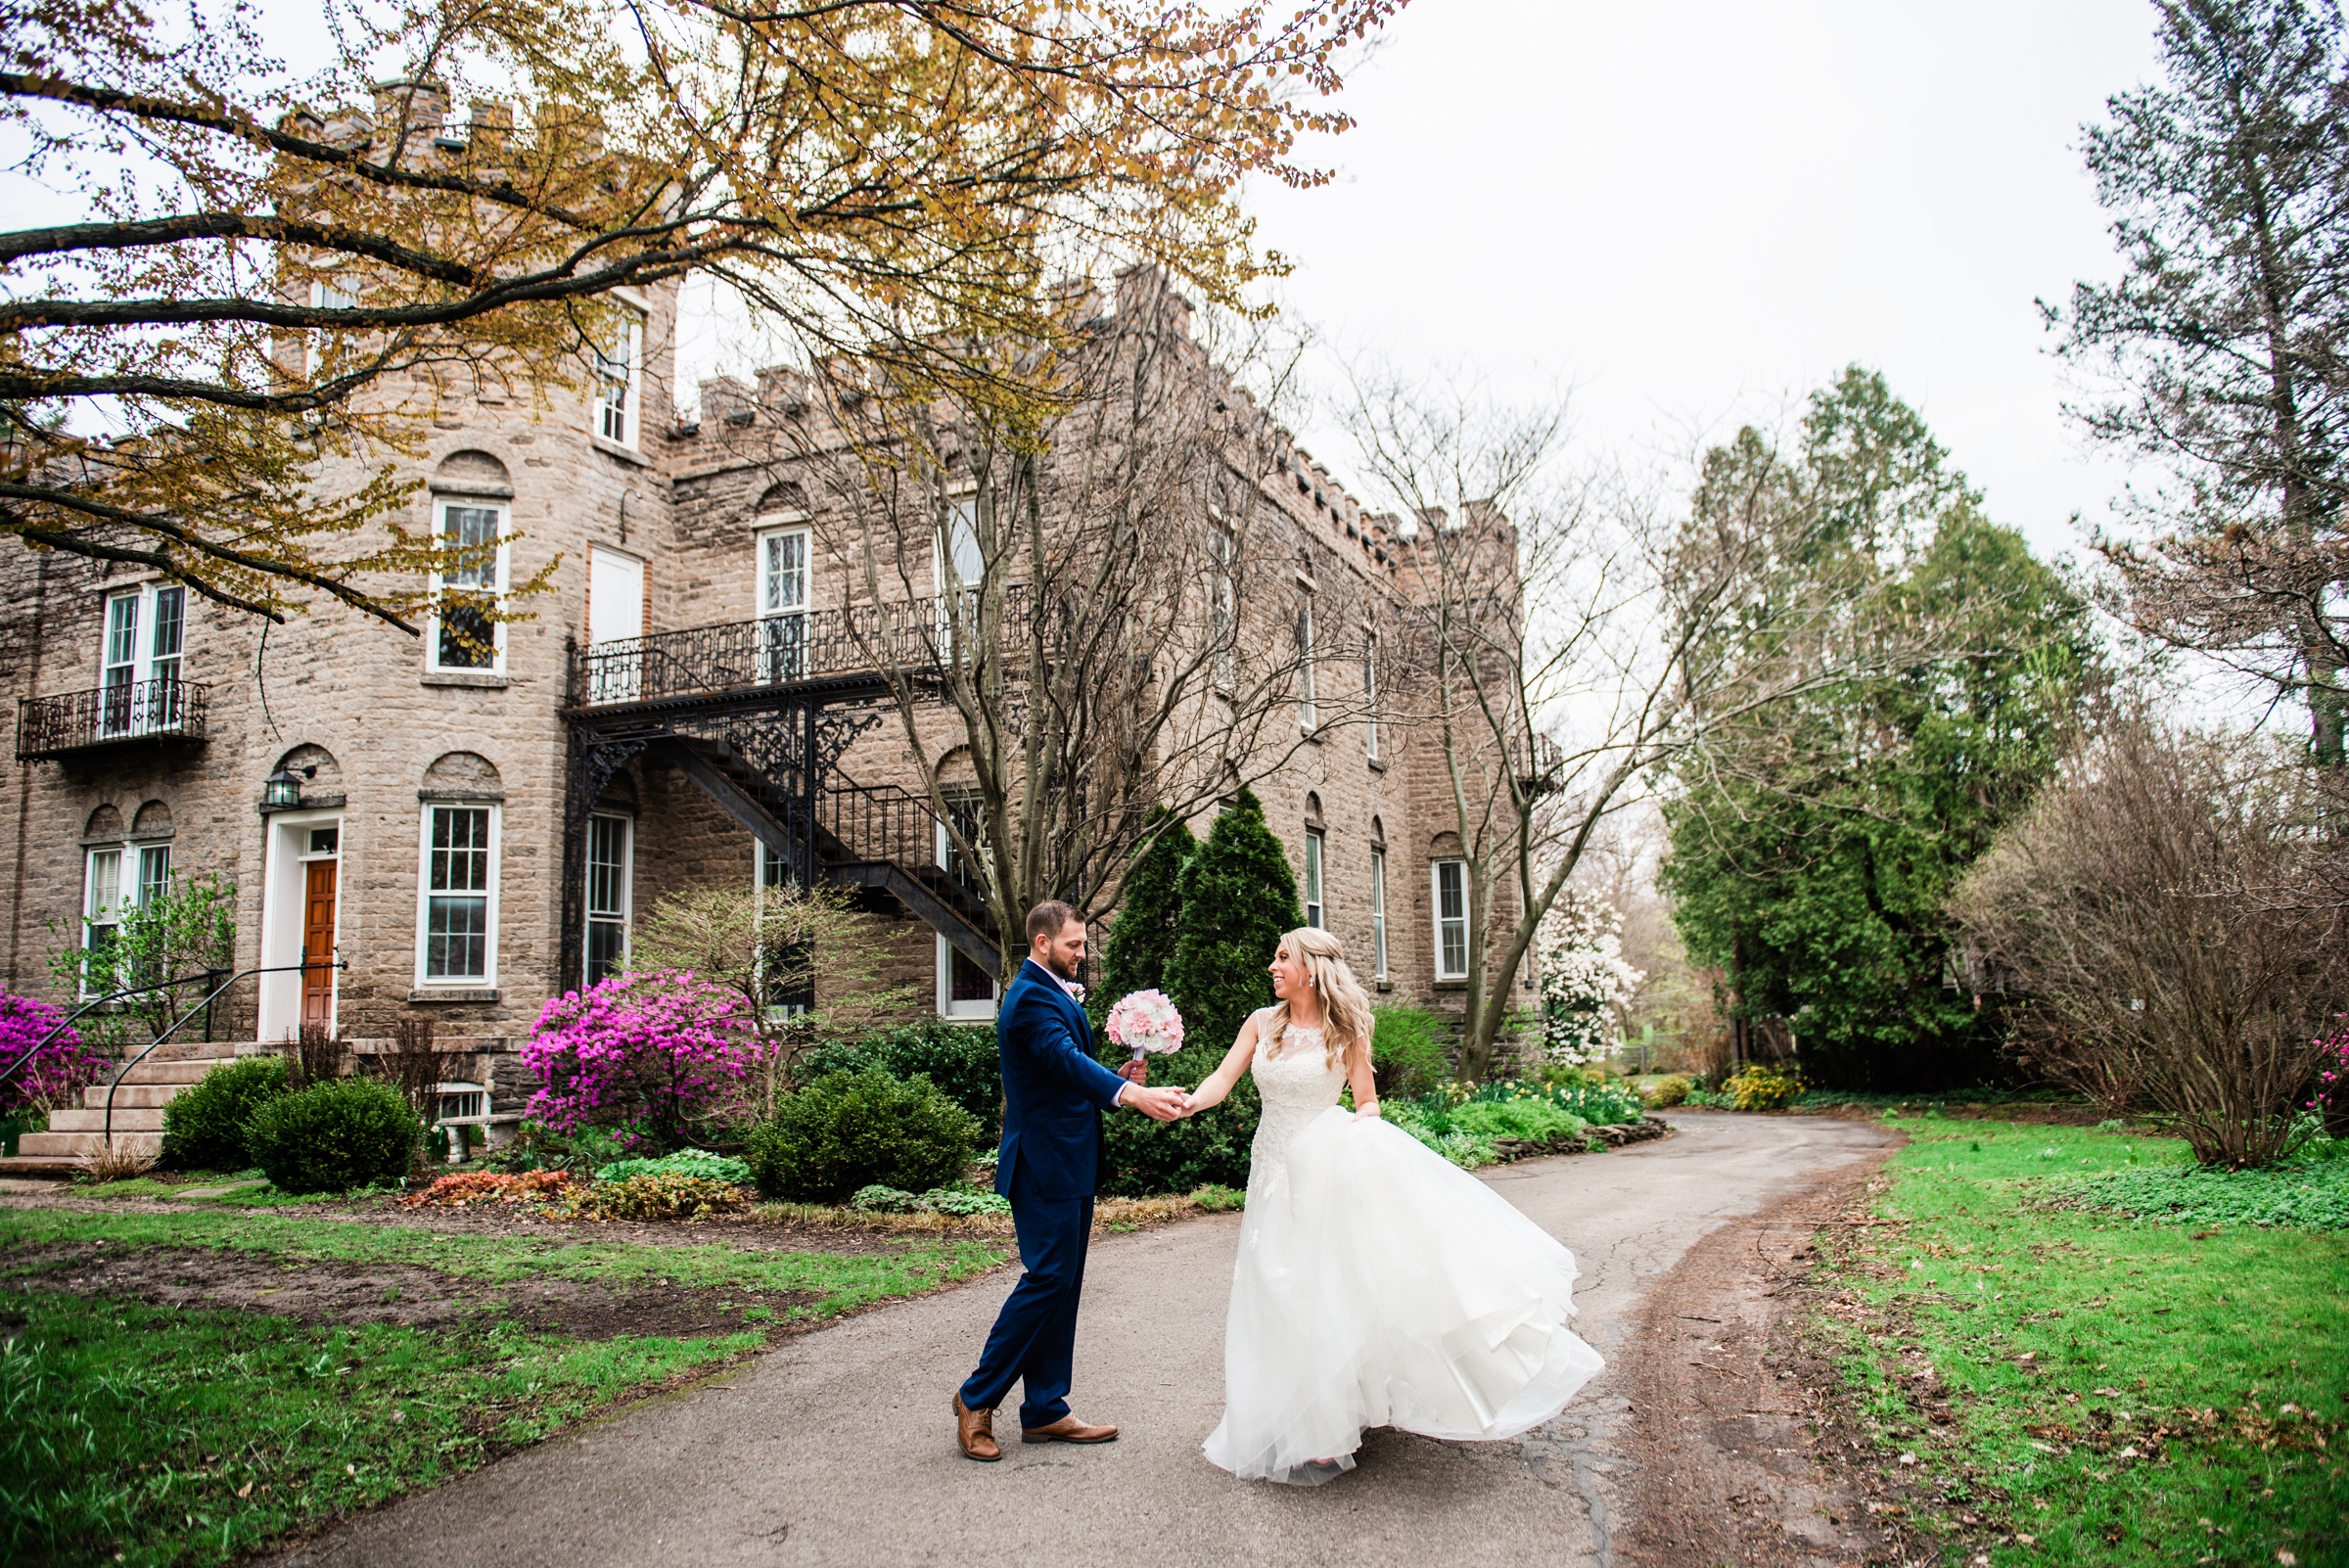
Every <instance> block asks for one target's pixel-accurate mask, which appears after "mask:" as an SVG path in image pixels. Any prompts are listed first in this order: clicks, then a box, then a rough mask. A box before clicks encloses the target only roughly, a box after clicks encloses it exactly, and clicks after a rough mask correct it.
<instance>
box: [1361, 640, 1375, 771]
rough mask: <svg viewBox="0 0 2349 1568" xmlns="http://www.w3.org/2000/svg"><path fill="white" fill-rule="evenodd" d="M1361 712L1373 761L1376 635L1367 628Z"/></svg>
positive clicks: (1363, 644) (1364, 641)
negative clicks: (1367, 716) (1365, 715)
mask: <svg viewBox="0 0 2349 1568" xmlns="http://www.w3.org/2000/svg"><path fill="white" fill-rule="evenodd" d="M1362 712H1363V713H1365V714H1367V715H1369V725H1368V732H1367V733H1368V745H1369V749H1370V750H1369V755H1370V758H1371V760H1372V761H1376V760H1377V758H1378V633H1377V632H1375V631H1372V630H1371V629H1370V628H1369V627H1368V626H1364V627H1363V628H1362Z"/></svg>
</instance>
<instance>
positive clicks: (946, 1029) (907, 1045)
mask: <svg viewBox="0 0 2349 1568" xmlns="http://www.w3.org/2000/svg"><path fill="white" fill-rule="evenodd" d="M876 1067H877V1068H879V1069H880V1070H881V1071H883V1072H885V1073H887V1074H889V1075H890V1076H891V1077H892V1078H915V1077H920V1078H926V1079H928V1080H929V1081H930V1082H931V1083H933V1084H937V1085H938V1087H939V1090H940V1092H941V1093H943V1094H944V1095H945V1096H946V1098H947V1099H950V1100H952V1101H953V1102H954V1103H955V1104H957V1105H959V1106H961V1107H962V1108H963V1109H964V1110H966V1111H968V1112H970V1113H971V1115H973V1116H975V1117H977V1118H978V1119H979V1125H980V1127H981V1128H982V1129H984V1130H985V1135H986V1136H987V1137H990V1138H993V1137H997V1136H999V1135H1000V1134H1001V1132H1002V1130H1003V1064H1002V1058H1001V1056H1000V1054H999V1053H998V1051H997V1050H996V1047H995V1032H994V1030H993V1029H992V1028H991V1027H990V1026H988V1025H985V1024H950V1023H948V1022H946V1021H945V1020H944V1019H943V1018H932V1019H925V1020H923V1021H922V1022H920V1023H914V1024H906V1025H904V1026H902V1027H901V1028H898V1029H888V1030H876V1031H874V1032H873V1033H872V1034H869V1035H866V1036H864V1037H863V1038H859V1039H853V1040H843V1041H839V1042H836V1043H833V1044H829V1045H818V1046H816V1047H815V1048H814V1049H813V1050H810V1051H808V1052H807V1053H806V1055H804V1056H802V1057H801V1058H800V1060H799V1067H798V1072H799V1076H800V1078H801V1079H802V1080H803V1081H805V1082H808V1083H812V1082H814V1081H815V1080H816V1079H819V1078H822V1077H824V1076H825V1075H826V1074H829V1073H862V1072H865V1071H867V1070H869V1069H872V1068H876Z"/></svg>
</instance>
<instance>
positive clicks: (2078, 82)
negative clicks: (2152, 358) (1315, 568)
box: [1254, 0, 2155, 553]
mask: <svg viewBox="0 0 2349 1568" xmlns="http://www.w3.org/2000/svg"><path fill="white" fill-rule="evenodd" d="M2153 24H2154V13H2153V8H2152V7H2151V5H2149V4H2147V3H2146V0H2062V3H2061V4H2058V5H2049V4H2046V3H2045V0H2039V3H2026V0H1974V3H1972V4H1969V5H1963V6H1923V5H1917V4H1886V3H1884V0H1777V3H1773V4H1770V5H1755V4H1753V3H1751V0H1663V3H1649V4H1645V5H1622V4H1592V3H1589V0H1571V3H1558V0H1417V3H1415V4H1413V5H1411V6H1410V7H1409V8H1408V9H1406V10H1405V12H1404V14H1403V17H1402V18H1401V20H1400V21H1399V22H1398V23H1396V24H1395V26H1394V27H1393V29H1392V34H1391V37H1390V40H1389V41H1388V43H1387V44H1386V45H1385V47H1384V48H1383V50H1382V51H1381V52H1380V53H1379V54H1378V55H1377V56H1376V57H1375V58H1373V59H1372V60H1371V61H1369V62H1368V63H1367V64H1366V65H1365V66H1363V67H1362V68H1361V69H1359V70H1358V71H1356V72H1355V73H1354V74H1353V75H1352V76H1351V77H1350V79H1349V81H1348V84H1347V92H1346V95H1345V100H1344V101H1345V105H1346V107H1347V108H1348V109H1349V110H1350V111H1351V112H1352V113H1353V114H1354V115H1355V116H1356V118H1357V119H1358V120H1359V122H1360V123H1359V126H1358V128H1357V129H1355V130H1353V131H1351V132H1349V133H1348V134H1346V135H1345V136H1343V137H1341V138H1338V139H1337V140H1336V141H1335V142H1333V143H1330V144H1328V145H1327V147H1326V151H1325V156H1323V157H1322V158H1321V159H1320V160H1319V161H1321V162H1322V163H1324V164H1325V165H1329V166H1334V167H1336V168H1337V169H1338V170H1339V177H1338V180H1337V182H1336V183H1335V184H1333V185H1331V186H1325V187H1323V188H1322V189H1320V190H1317V191H1311V192H1302V193H1293V192H1289V191H1287V190H1285V189H1281V188H1279V187H1277V186H1271V185H1269V184H1268V182H1267V188H1266V189H1263V190H1261V191H1259V192H1258V193H1257V195H1256V198H1255V204H1254V205H1255V208H1256V210H1257V211H1258V212H1259V213H1260V214H1261V216H1262V227H1263V234H1264V238H1265V241H1266V243H1267V245H1269V246H1271V247H1273V248H1276V249H1278V250H1280V251H1283V252H1285V253H1287V254H1290V255H1291V256H1292V257H1294V258H1295V260H1296V262H1297V272H1296V275H1295V276H1294V277H1293V278H1292V279H1290V280H1289V282H1288V283H1287V285H1285V291H1284V292H1285V297H1286V299H1287V300H1288V302H1289V305H1290V307H1291V308H1292V309H1293V310H1295V311H1296V312H1298V313H1299V314H1301V315H1303V316H1304V317H1306V318H1308V319H1310V320H1311V321H1312V322H1313V323H1314V324H1315V325H1316V326H1317V327H1318V329H1319V330H1320V331H1321V332H1322V333H1324V334H1325V335H1326V336H1327V337H1328V338H1329V339H1330V340H1331V341H1333V342H1334V343H1336V344H1338V345H1340V346H1345V347H1346V348H1348V349H1350V350H1354V351H1362V350H1368V351H1372V352H1375V353H1379V354H1382V355H1384V356H1386V357H1388V358H1390V359H1392V360H1395V361H1397V362H1400V363H1403V364H1410V363H1415V362H1442V363H1447V364H1451V365H1454V366H1459V367H1465V368H1468V369H1470V370H1471V371H1473V372H1476V373H1480V374H1482V375H1484V376H1486V377H1489V378H1490V379H1491V380H1492V382H1493V383H1494V385H1495V386H1496V387H1497V389H1499V390H1502V391H1504V392H1512V393H1515V394H1517V395H1525V396H1531V395H1538V394H1540V393H1541V392H1542V391H1543V389H1545V388H1547V387H1549V386H1551V385H1552V384H1556V383H1565V384H1570V385H1571V386H1573V387H1574V388H1575V390H1576V391H1575V405H1576V408H1577V410H1578V417H1577V424H1578V427H1579V429H1580V431H1581V433H1582V438H1583V439H1584V441H1585V442H1586V443H1588V444H1589V445H1593V446H1620V447H1625V448H1639V447H1643V446H1646V445H1648V444H1650V443H1653V442H1657V441H1664V442H1669V443H1672V444H1675V445H1681V444H1684V437H1683V436H1682V435H1681V433H1683V432H1684V431H1685V430H1686V428H1687V427H1688V425H1689V424H1690V423H1691V422H1696V423H1700V424H1702V425H1703V426H1704V427H1705V428H1707V429H1709V430H1713V431H1715V432H1716V434H1718V435H1727V434H1728V433H1730V432H1731V431H1733V429H1734V425H1735V421H1736V419H1737V417H1738V416H1739V415H1740V414H1742V413H1745V412H1748V411H1751V412H1756V413H1765V414H1766V413H1768V412H1770V411H1772V410H1773V409H1774V408H1776V407H1777V406H1778V405H1779V404H1780V402H1781V400H1782V398H1783V397H1784V395H1785V394H1788V393H1796V394H1799V393H1801V392H1807V391H1808V390H1810V389H1811V388H1813V387H1816V386H1818V385H1819V384H1821V383H1822V382H1824V381H1826V380H1828V379H1830V378H1832V377H1833V376H1834V375H1835V374H1836V373H1837V371H1839V370H1840V368H1841V367H1842V366H1844V365H1845V364H1848V363H1852V362H1858V363H1861V364H1865V365H1868V366H1872V367H1874V368H1877V369H1880V370H1882V371H1883V372H1884V373H1885V375H1886V376H1887V377H1888V378H1889V379H1890V381H1891V384H1892V388H1893V390H1894V392H1896V393H1898V394H1899V395H1901V396H1902V397H1904V398H1906V399H1907V400H1909V401H1910V402H1911V403H1912V404H1914V405H1916V406H1917V407H1918V408H1920V409H1921V410H1922V411H1923V413H1924V414H1925V416H1926V418H1927V420H1928V422H1929V423H1930V424H1931V426H1932V428H1933V430H1934V432H1935V433H1936V435H1937V436H1938V437H1939V438H1941V440H1942V443H1943V444H1944V445H1946V446H1947V447H1949V448H1950V450H1951V452H1952V453H1953V455H1954V457H1955V459H1956V461H1957V464H1958V465H1959V466H1960V467H1961V468H1963V469H1964V470H1965V471H1966V472H1967V473H1968V474H1969V475H1970V476H1971V477H1972V478H1973V480H1974V482H1975V483H1976V484H1978V485H1980V486H1982V487H1983V488H1985V489H1986V490H1987V491H1988V495H1989V507H1990V512H1991V515H1992V516H1993V517H1994V518H1995V519H1997V520H1999V521H2001V522H2004V523H2007V524H2009V525H2012V526H2014V527H2017V528H2020V529H2022V530H2024V531H2025V532H2026V533H2027V534H2028V535H2029V536H2030V537H2031V539H2032V540H2033V543H2034V545H2035V547H2037V548H2039V549H2040V550H2042V551H2043V553H2053V552H2060V551H2064V550H2071V549H2074V548H2076V545H2077V535H2076V533H2075V532H2074V530H2072V529H2071V527H2070V526H2069V524H2068V519H2069V518H2070V516H2071V515H2072V514H2073V513H2074V512H2079V513H2082V514H2084V515H2086V516H2087V517H2088V518H2089V519H2091V520H2092V521H2093V520H2095V519H2096V518H2098V517H2101V516H2104V515H2106V508H2107V503H2108V502H2109V501H2110V499H2111V498H2112V497H2113V496H2114V495H2116V494H2117V493H2118V492H2119V491H2120V489H2121V487H2122V485H2123V484H2124V483H2125V481H2126V479H2127V477H2128V475H2127V471H2126V469H2125V468H2123V467H2121V466H2120V465H2119V464H2117V463H2115V462H2114V461H2112V460H2111V459H2109V458H2105V457H2092V456H2091V455H2090V454H2088V453H2087V452H2086V451H2085V450H2084V448H2083V444H2082V442H2081V441H2080V440H2079V438H2077V437H2076V436H2075V435H2074V433H2073V432H2072V431H2071V430H2070V429H2068V428H2067V426H2066V424H2065V421H2064V419H2063V416H2062V413H2061V409H2060V403H2061V401H2062V398H2063V395H2064V386H2063V382H2062V376H2061V374H2060V371H2059V367H2058V366H2057V365H2056V364H2055V363H2054V362H2053V361H2052V360H2051V359H2050V357H2049V355H2048V354H2047V353H2046V352H2045V349H2046V347H2047V345H2048V334H2047V333H2046V332H2045V330H2044V329H2043V327H2042V326H2041V323H2040V319H2039V315H2038V312H2037V309H2036V307H2035V306H2034V304H2033V300H2034V299H2035V298H2037V297H2041V296H2045V297H2046V298H2048V299H2050V300H2062V299H2063V298H2064V297H2065V296H2066V295H2067V294H2068V292H2069V289H2070V285H2071V283H2072V280H2074V279H2075V278H2082V277H2109V276H2112V275H2113V274H2114V272H2115V270H2116V266H2115V258H2114V256H2113V253H2112V248H2111V242H2110V238H2109V235H2108V233H2107V230H2106V226H2105V225H2106V219H2105V217H2104V215H2103V213H2102V210H2101V209H2100V208H2098V207H2097V206H2096V193H2095V189H2094V186H2093V185H2092V183H2091V181H2090V179H2089V177H2088V174H2087V172H2086V170H2085V168H2084V167H2083V165H2082V162H2081V158H2080V150H2079V149H2080V143H2081V133H2080V125H2081V122H2082V121H2084V120H2089V119H2094V118H2098V117H2100V116H2101V114H2102V110H2103V103H2104V99H2105V98H2106V96H2107V95H2109V94H2111V93H2113V92H2115V91H2118V90H2121V89H2123V88H2126V87H2129V86H2132V85H2135V84H2137V83H2138V82H2140V81H2143V80H2148V79H2150V78H2151V77H2152V76H2153V74H2154V69H2155V59H2154V53H2153V45H2152V37H2153ZM1304 435H1305V439H1306V443H1307V445H1309V446H1311V447H1312V448H1313V451H1314V453H1315V454H1316V455H1318V456H1320V457H1322V458H1323V460H1324V461H1326V462H1330V463H1332V464H1333V465H1340V464H1341V463H1342V458H1343V454H1344V452H1345V442H1344V440H1343V439H1342V438H1339V437H1336V436H1334V435H1332V434H1330V433H1329V432H1328V431H1326V430H1310V429H1309V431H1308V432H1306V433H1304Z"/></svg>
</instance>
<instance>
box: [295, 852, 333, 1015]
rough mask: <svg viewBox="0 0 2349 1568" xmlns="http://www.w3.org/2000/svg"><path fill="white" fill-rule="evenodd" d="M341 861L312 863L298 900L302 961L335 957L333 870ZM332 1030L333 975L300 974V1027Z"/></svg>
mask: <svg viewBox="0 0 2349 1568" xmlns="http://www.w3.org/2000/svg"><path fill="white" fill-rule="evenodd" d="M339 863H340V862H338V861H334V860H312V861H310V862H309V863H308V870H309V880H308V886H307V888H306V889H305V890H304V892H303V895H302V900H301V961H302V962H303V963H305V964H308V963H324V962H328V961H331V960H332V959H333V958H334V956H335V868H336V866H337V865H338V864H339ZM313 1025H315V1026H316V1027H317V1028H320V1029H326V1030H331V1029H333V1028H334V1025H335V972H334V971H333V970H331V969H304V970H303V971H302V972H301V1027H302V1028H304V1029H308V1028H310V1027H311V1026H313Z"/></svg>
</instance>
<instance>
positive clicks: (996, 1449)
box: [954, 1394, 1003, 1462]
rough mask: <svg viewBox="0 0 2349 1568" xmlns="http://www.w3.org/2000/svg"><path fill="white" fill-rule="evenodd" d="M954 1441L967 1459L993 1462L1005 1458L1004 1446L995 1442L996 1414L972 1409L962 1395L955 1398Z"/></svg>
mask: <svg viewBox="0 0 2349 1568" xmlns="http://www.w3.org/2000/svg"><path fill="white" fill-rule="evenodd" d="M954 1439H955V1441H956V1442H958V1443H960V1444H961V1445H962V1456H963V1457H964V1458H966V1459H984V1460H988V1461H990V1462H991V1461H993V1460H995V1459H1000V1458H1001V1457H1003V1449H1002V1445H1000V1444H998V1443H997V1442H996V1441H995V1412H994V1411H992V1410H974V1409H972V1408H971V1407H969V1406H967V1405H965V1404H963V1403H962V1396H961V1395H960V1394H956V1395H955V1396H954Z"/></svg>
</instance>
